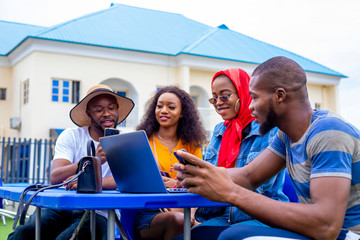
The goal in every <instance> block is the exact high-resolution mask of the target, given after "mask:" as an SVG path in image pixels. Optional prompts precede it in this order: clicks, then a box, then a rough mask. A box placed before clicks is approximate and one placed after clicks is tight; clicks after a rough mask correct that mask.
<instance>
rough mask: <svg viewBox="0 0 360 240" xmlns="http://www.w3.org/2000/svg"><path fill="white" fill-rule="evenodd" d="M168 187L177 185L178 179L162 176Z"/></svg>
mask: <svg viewBox="0 0 360 240" xmlns="http://www.w3.org/2000/svg"><path fill="white" fill-rule="evenodd" d="M162 179H163V181H164V183H165V187H166V188H173V187H174V186H175V185H176V180H175V179H172V178H168V177H164V176H162Z"/></svg>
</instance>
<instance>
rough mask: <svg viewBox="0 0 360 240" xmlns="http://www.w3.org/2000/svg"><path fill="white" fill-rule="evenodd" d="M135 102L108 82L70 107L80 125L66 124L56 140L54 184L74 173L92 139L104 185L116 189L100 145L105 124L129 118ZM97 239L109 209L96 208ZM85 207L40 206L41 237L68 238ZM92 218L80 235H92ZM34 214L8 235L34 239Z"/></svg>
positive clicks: (113, 124)
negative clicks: (90, 226)
mask: <svg viewBox="0 0 360 240" xmlns="http://www.w3.org/2000/svg"><path fill="white" fill-rule="evenodd" d="M133 107H134V103H133V101H132V100H131V99H129V98H126V97H122V96H120V95H118V94H116V93H115V92H114V91H113V90H112V89H111V88H109V87H108V86H106V85H95V86H93V87H92V88H90V89H89V90H88V92H87V94H86V96H85V97H84V98H83V99H82V100H81V101H80V102H79V103H78V104H77V105H76V106H75V107H74V108H73V109H72V110H71V111H70V118H71V120H72V121H73V122H74V123H75V124H76V125H77V126H78V127H76V128H67V129H65V130H64V131H63V132H62V133H61V134H60V136H59V138H58V139H57V141H56V146H55V155H54V160H53V161H52V166H51V173H50V181H51V184H58V183H61V182H64V181H66V180H68V179H70V178H71V177H73V176H74V175H75V172H76V170H77V168H78V161H79V160H80V159H81V158H82V157H84V156H87V142H88V141H89V140H93V141H94V143H95V147H96V155H97V156H98V157H99V158H100V159H101V163H102V166H101V168H102V177H103V179H102V184H103V189H115V188H116V185H115V182H114V179H113V177H112V175H111V171H110V169H109V166H108V163H107V162H106V158H105V155H104V153H103V151H102V148H101V146H100V145H99V138H100V137H103V136H104V130H105V128H115V127H116V126H117V125H118V124H119V123H120V122H122V121H123V120H125V119H126V117H127V116H128V115H129V113H130V112H131V110H132V109H133ZM76 187H77V182H72V183H69V184H67V185H66V189H67V190H75V189H76ZM96 213H97V214H96V234H97V236H96V239H106V229H107V227H106V225H107V223H106V222H107V221H106V217H107V216H106V213H104V212H102V211H97V212H96ZM83 214H84V211H68V210H66V211H64V210H62V211H58V210H53V209H48V208H42V209H41V238H42V239H57V240H58V239H69V238H71V236H72V234H73V232H74V230H75V228H76V227H77V226H78V224H79V222H80V219H81V217H82V216H83ZM89 223H90V220H89V218H88V219H87V220H86V222H85V224H84V225H83V227H82V228H81V229H80V231H79V233H78V236H77V237H78V238H77V239H90V231H89V225H90V224H89ZM34 238H35V214H33V215H32V216H30V218H29V220H28V221H26V222H25V224H24V225H19V226H18V227H17V228H16V229H15V231H14V232H13V233H11V234H10V235H9V237H8V239H34Z"/></svg>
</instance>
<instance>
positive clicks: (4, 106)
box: [0, 67, 13, 137]
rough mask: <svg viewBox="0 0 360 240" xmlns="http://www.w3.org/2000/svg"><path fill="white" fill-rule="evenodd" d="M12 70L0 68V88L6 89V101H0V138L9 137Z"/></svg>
mask: <svg viewBox="0 0 360 240" xmlns="http://www.w3.org/2000/svg"><path fill="white" fill-rule="evenodd" d="M11 70H12V68H9V67H0V88H5V89H6V99H5V100H0V109H1V111H0V137H2V136H9V129H10V111H11V101H12V100H11V95H12V92H13V89H12V85H11V83H12V81H11V79H12V71H11Z"/></svg>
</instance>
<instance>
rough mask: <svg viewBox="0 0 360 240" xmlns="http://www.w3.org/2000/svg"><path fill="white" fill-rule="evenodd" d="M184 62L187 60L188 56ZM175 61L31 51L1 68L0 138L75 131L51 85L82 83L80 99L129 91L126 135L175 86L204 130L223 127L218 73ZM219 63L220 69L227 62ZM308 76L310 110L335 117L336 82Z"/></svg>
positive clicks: (66, 106)
mask: <svg viewBox="0 0 360 240" xmlns="http://www.w3.org/2000/svg"><path fill="white" fill-rule="evenodd" d="M152 55H154V54H150V53H149V54H148V56H147V57H149V58H151V56H152ZM155 57H157V56H155ZM182 58H183V59H184V56H182ZM169 59H170V57H169ZM174 59H175V60H176V57H172V59H170V60H169V64H168V65H166V64H151V63H145V62H143V63H141V62H136V61H132V62H130V61H125V60H119V59H106V58H104V57H94V56H91V57H89V56H81V55H73V54H69V53H67V54H63V53H49V52H43V51H32V52H30V53H29V54H28V55H27V56H25V57H23V58H22V59H21V60H19V61H17V63H16V64H14V66H13V67H1V68H0V87H2V86H7V87H8V88H9V90H8V96H11V97H10V98H8V100H7V101H5V102H0V106H1V109H2V111H3V113H2V114H1V119H0V136H6V137H8V136H11V137H26V138H30V137H31V138H47V137H49V131H50V129H51V128H57V129H64V128H67V127H75V125H74V124H73V123H72V122H71V120H70V118H69V111H70V110H71V109H72V108H73V107H74V106H75V104H71V103H62V102H52V101H51V90H52V80H53V79H58V80H76V81H80V99H81V98H83V97H84V96H85V95H86V92H87V90H88V89H89V88H90V87H91V86H93V85H95V84H100V83H104V84H107V85H109V86H110V87H113V88H114V89H116V90H126V92H127V96H128V97H130V98H131V99H132V100H133V101H134V102H135V108H134V110H133V112H132V113H131V114H130V115H129V117H128V118H127V126H128V127H127V128H126V129H124V130H126V131H131V130H134V129H135V127H136V125H137V124H138V123H139V121H140V119H141V118H142V116H143V114H144V109H145V107H146V103H147V101H148V100H149V98H150V97H151V96H153V94H154V93H155V91H156V89H157V88H158V87H162V86H167V85H177V86H180V87H181V88H183V89H185V90H186V91H188V92H190V93H191V94H193V95H198V96H199V104H198V109H199V112H200V115H201V119H202V121H203V123H204V126H205V128H206V129H207V130H208V131H212V130H213V128H214V126H215V125H216V124H217V123H218V122H221V121H222V119H221V117H220V116H219V115H218V114H217V113H216V112H215V110H214V108H213V106H211V105H210V104H209V102H208V99H209V98H210V97H211V96H212V94H211V88H210V83H211V79H212V77H213V75H214V74H215V72H216V71H218V70H220V69H215V68H214V67H212V68H209V69H206V68H201V67H191V66H187V65H184V64H179V65H176V64H173V63H174V62H176V61H175V60H174ZM197 60H198V59H197ZM202 61H204V63H203V65H206V61H207V59H205V58H204V60H202ZM211 61H213V60H211ZM218 61H219V65H218V66H222V64H224V63H226V62H227V61H224V62H222V60H218ZM170 62H171V63H172V64H170ZM199 65H201V64H199ZM229 67H233V66H229ZM238 67H241V68H244V69H246V70H247V71H248V73H249V74H251V72H252V70H253V68H255V65H251V66H250V65H249V64H243V63H238ZM249 71H251V72H249ZM308 75H309V81H308V82H309V84H308V91H309V98H310V102H311V104H312V106H313V107H315V103H320V107H321V108H322V109H325V108H327V109H330V110H334V111H337V110H338V109H337V106H338V103H337V84H336V83H338V81H336V79H332V78H331V77H330V78H329V79H328V78H327V76H324V75H321V74H312V73H311V74H308ZM26 80H28V81H29V102H28V103H27V104H24V103H23V96H22V95H23V82H24V81H26ZM329 82H330V84H329ZM326 84H327V85H326ZM10 117H20V118H21V130H20V131H19V130H15V129H10V128H9V119H10Z"/></svg>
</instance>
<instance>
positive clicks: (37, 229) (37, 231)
mask: <svg viewBox="0 0 360 240" xmlns="http://www.w3.org/2000/svg"><path fill="white" fill-rule="evenodd" d="M40 235H41V207H36V215H35V239H36V240H40Z"/></svg>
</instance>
